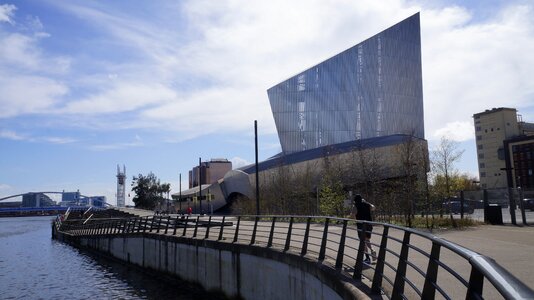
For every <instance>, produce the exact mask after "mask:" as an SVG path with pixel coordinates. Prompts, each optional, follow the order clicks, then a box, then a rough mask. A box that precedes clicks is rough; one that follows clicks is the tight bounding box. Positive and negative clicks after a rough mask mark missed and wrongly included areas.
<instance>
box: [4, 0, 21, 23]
mask: <svg viewBox="0 0 534 300" xmlns="http://www.w3.org/2000/svg"><path fill="white" fill-rule="evenodd" d="M16 9H17V7H16V6H15V5H13V4H2V5H0V22H6V23H10V24H14V21H13V15H14V14H15V13H14V12H15V10H16Z"/></svg>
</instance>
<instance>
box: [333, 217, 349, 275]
mask: <svg viewBox="0 0 534 300" xmlns="http://www.w3.org/2000/svg"><path fill="white" fill-rule="evenodd" d="M346 234H347V220H343V229H341V237H340V238H339V248H338V250H337V258H336V269H341V267H342V266H343V256H344V255H345V236H346Z"/></svg>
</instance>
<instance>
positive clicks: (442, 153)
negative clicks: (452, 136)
mask: <svg viewBox="0 0 534 300" xmlns="http://www.w3.org/2000/svg"><path fill="white" fill-rule="evenodd" d="M463 153H464V150H458V143H457V142H455V141H452V140H449V139H448V138H446V137H442V138H441V141H440V143H439V145H438V146H437V147H436V148H435V149H434V150H432V152H431V159H432V172H433V173H434V174H433V175H434V179H436V178H439V176H442V177H443V178H444V179H445V187H444V191H443V192H439V193H438V196H442V197H443V196H444V197H445V198H446V199H449V198H450V197H451V185H452V184H451V176H454V175H456V169H455V167H454V165H455V164H456V163H457V162H458V160H460V158H461V157H462V155H463ZM439 194H441V195H439Z"/></svg>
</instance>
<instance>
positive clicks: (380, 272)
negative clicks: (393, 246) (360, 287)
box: [371, 225, 389, 294]
mask: <svg viewBox="0 0 534 300" xmlns="http://www.w3.org/2000/svg"><path fill="white" fill-rule="evenodd" d="M388 234H389V227H388V226H385V225H384V229H383V231H382V240H381V241H380V249H379V250H378V258H377V259H376V267H375V274H374V275H373V284H372V286H371V291H372V292H373V293H376V294H379V293H380V291H381V290H380V287H381V286H382V278H383V277H384V262H385V261H386V249H387V247H388V238H389V237H388Z"/></svg>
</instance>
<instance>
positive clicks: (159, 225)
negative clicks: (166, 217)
mask: <svg viewBox="0 0 534 300" xmlns="http://www.w3.org/2000/svg"><path fill="white" fill-rule="evenodd" d="M162 218H163V217H162V216H159V217H158V230H157V231H156V233H159V228H160V227H161V219H162Z"/></svg>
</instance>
